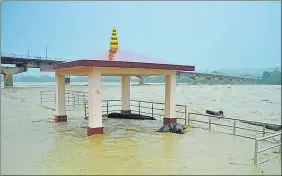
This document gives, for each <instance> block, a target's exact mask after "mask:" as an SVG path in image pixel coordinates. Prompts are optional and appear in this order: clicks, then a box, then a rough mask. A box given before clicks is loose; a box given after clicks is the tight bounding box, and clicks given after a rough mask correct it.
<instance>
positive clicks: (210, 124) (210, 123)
mask: <svg viewBox="0 0 282 176" xmlns="http://www.w3.org/2000/svg"><path fill="white" fill-rule="evenodd" d="M209 130H211V117H209Z"/></svg>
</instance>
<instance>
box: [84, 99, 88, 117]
mask: <svg viewBox="0 0 282 176" xmlns="http://www.w3.org/2000/svg"><path fill="white" fill-rule="evenodd" d="M86 113H87V112H86V102H84V119H87V115H86Z"/></svg>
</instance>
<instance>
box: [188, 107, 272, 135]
mask: <svg viewBox="0 0 282 176" xmlns="http://www.w3.org/2000/svg"><path fill="white" fill-rule="evenodd" d="M191 115H195V116H201V117H207V118H208V121H204V120H196V119H191ZM187 117H188V119H187V120H186V122H187V123H188V125H190V123H191V122H199V123H206V124H208V130H210V131H211V130H212V129H211V128H212V125H218V126H222V127H229V128H232V133H228V132H223V133H225V134H231V135H234V136H240V137H245V138H250V139H255V137H251V136H246V135H239V134H236V129H241V130H247V131H253V132H257V133H261V134H262V137H264V136H265V135H266V134H275V132H273V131H270V130H268V131H267V130H266V128H265V126H266V125H277V124H271V123H265V122H259V123H261V124H262V127H261V128H262V130H257V129H254V128H245V127H241V126H242V125H241V126H238V122H239V123H242V124H243V122H244V123H247V122H250V123H258V122H256V121H252V120H242V119H238V118H229V117H224V118H221V120H223V121H227V120H231V121H232V124H231V125H230V124H220V123H214V122H212V119H218V117H217V116H213V115H208V114H200V113H191V112H189V113H188V116H187ZM242 121H243V122H242ZM221 122H222V121H221ZM185 125H186V123H185ZM249 125H252V124H249ZM252 126H255V125H252Z"/></svg>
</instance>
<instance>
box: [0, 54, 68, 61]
mask: <svg viewBox="0 0 282 176" xmlns="http://www.w3.org/2000/svg"><path fill="white" fill-rule="evenodd" d="M1 57H11V58H23V59H41V60H52V61H58V62H68V61H70V60H66V59H63V58H52V57H47V58H46V57H41V56H30V55H17V54H14V53H9V54H8V53H1Z"/></svg>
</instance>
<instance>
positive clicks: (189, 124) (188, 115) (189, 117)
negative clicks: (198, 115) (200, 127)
mask: <svg viewBox="0 0 282 176" xmlns="http://www.w3.org/2000/svg"><path fill="white" fill-rule="evenodd" d="M188 125H190V113H188Z"/></svg>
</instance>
